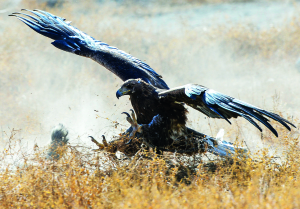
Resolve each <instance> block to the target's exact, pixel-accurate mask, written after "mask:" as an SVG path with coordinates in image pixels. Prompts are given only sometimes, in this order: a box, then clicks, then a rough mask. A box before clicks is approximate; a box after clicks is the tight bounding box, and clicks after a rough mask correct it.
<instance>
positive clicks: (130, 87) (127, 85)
mask: <svg viewBox="0 0 300 209" xmlns="http://www.w3.org/2000/svg"><path fill="white" fill-rule="evenodd" d="M145 85H148V84H147V83H145V82H144V81H143V80H142V79H140V78H138V79H129V80H127V81H125V82H124V83H123V85H122V86H121V88H120V89H119V90H118V91H117V93H116V96H117V98H118V99H119V97H121V96H123V95H131V94H134V93H135V92H137V91H138V89H141V88H143V86H145Z"/></svg>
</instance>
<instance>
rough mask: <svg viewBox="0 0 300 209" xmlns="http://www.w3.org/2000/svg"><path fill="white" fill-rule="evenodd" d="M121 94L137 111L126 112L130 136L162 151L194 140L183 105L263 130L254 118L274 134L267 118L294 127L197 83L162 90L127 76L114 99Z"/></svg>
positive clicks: (187, 144) (261, 110)
mask: <svg viewBox="0 0 300 209" xmlns="http://www.w3.org/2000/svg"><path fill="white" fill-rule="evenodd" d="M123 95H130V100H131V104H132V106H133V109H134V111H135V113H136V115H135V113H134V112H133V111H132V114H131V115H130V114H128V113H125V114H126V115H127V121H128V122H129V123H130V124H131V126H132V129H133V131H132V132H131V134H130V137H131V138H133V137H134V135H135V134H137V133H138V134H139V135H140V136H141V137H142V138H143V142H144V143H145V144H147V145H148V146H150V147H155V148H156V149H161V150H164V149H166V148H169V147H178V145H180V147H184V146H186V147H185V148H186V149H189V148H190V147H189V146H191V143H189V140H191V139H193V132H192V131H191V129H189V128H187V127H186V122H187V112H188V111H187V109H186V108H185V107H184V104H186V105H188V106H191V107H192V108H194V109H196V110H198V111H200V112H202V113H203V114H205V115H206V116H208V117H211V118H221V119H224V120H226V121H227V122H228V123H230V124H231V122H230V121H229V119H230V118H237V117H243V118H245V119H246V120H248V121H249V122H250V123H251V124H253V125H254V126H255V127H256V128H258V129H259V130H260V131H262V129H261V127H260V126H259V125H258V124H257V122H256V121H255V120H257V121H259V122H260V123H262V124H263V125H265V126H266V127H267V128H268V129H269V130H270V131H271V132H272V133H273V134H274V135H275V136H276V137H278V133H277V131H276V130H275V129H274V128H273V126H272V125H271V124H270V123H269V119H273V120H275V121H277V122H279V123H280V124H281V125H283V126H284V127H286V128H287V129H288V130H291V129H290V126H293V127H295V125H293V124H292V123H291V122H289V121H288V120H286V119H284V118H282V117H281V116H279V115H277V114H275V113H272V112H268V111H266V110H263V109H261V108H258V107H255V106H253V105H251V104H248V103H246V102H243V101H241V100H238V99H235V98H233V97H230V96H227V95H225V94H222V93H219V92H217V91H214V90H212V89H209V88H207V87H204V86H201V85H197V84H187V85H184V86H180V87H176V88H172V89H169V90H163V89H159V88H156V87H155V86H152V85H150V84H148V83H146V82H144V81H143V80H142V79H129V80H127V81H125V82H124V83H123V85H122V86H121V88H120V89H119V90H118V91H117V92H116V96H117V98H119V97H121V96H123ZM191 136H192V137H191ZM192 144H193V143H192ZM174 145H176V146H174Z"/></svg>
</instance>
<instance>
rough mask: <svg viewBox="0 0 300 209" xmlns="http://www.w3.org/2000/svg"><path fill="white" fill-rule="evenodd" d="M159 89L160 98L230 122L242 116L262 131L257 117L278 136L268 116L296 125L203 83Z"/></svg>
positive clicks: (283, 123)
mask: <svg viewBox="0 0 300 209" xmlns="http://www.w3.org/2000/svg"><path fill="white" fill-rule="evenodd" d="M157 91H158V96H159V97H160V99H165V100H171V101H174V102H184V103H185V104H187V105H189V106H191V107H193V108H194V109H196V110H198V111H200V112H202V113H204V114H205V115H207V116H208V117H211V118H223V119H225V120H226V121H228V122H229V123H230V121H229V120H228V119H230V118H236V117H239V116H241V117H243V118H245V119H246V120H248V121H249V122H250V123H252V124H253V125H254V126H255V127H256V128H258V129H259V130H260V131H262V129H261V128H260V127H259V125H258V124H257V123H256V122H255V121H254V120H253V119H256V120H258V121H259V122H261V123H262V124H264V125H265V126H266V127H267V128H268V129H270V130H271V131H272V132H273V133H274V134H275V135H276V136H278V134H277V131H276V130H275V129H274V128H273V127H272V126H271V124H270V123H269V122H268V121H269V119H268V118H267V117H269V118H272V119H273V120H275V121H278V122H279V123H281V124H282V125H283V126H284V127H286V128H287V129H288V130H291V129H290V127H289V125H291V126H294V127H295V125H293V124H292V123H291V122H289V121H288V120H286V119H284V118H282V117H280V116H279V115H277V114H275V113H271V112H268V111H266V110H263V109H260V108H258V107H255V106H253V105H251V104H248V103H246V102H243V101H241V100H238V99H235V98H233V97H230V96H227V95H225V94H222V93H219V92H216V91H214V90H212V89H209V88H206V87H204V86H201V85H197V84H187V85H184V86H180V87H177V88H173V89H170V90H157ZM265 116H267V117H265ZM288 124H289V125H288Z"/></svg>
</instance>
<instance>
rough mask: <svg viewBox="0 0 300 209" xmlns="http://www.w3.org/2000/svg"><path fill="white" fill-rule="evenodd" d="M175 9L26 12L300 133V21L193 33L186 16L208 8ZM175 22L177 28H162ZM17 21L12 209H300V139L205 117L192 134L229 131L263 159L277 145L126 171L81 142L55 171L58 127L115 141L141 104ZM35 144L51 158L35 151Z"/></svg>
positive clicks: (126, 163)
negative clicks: (60, 22) (50, 150)
mask: <svg viewBox="0 0 300 209" xmlns="http://www.w3.org/2000/svg"><path fill="white" fill-rule="evenodd" d="M172 2H173V3H172V4H164V3H159V1H158V3H157V4H135V5H132V4H121V5H119V4H116V3H111V2H110V3H109V2H108V3H103V4H102V3H95V2H94V1H84V2H81V3H80V4H79V3H77V4H73V3H72V1H71V2H69V3H68V2H66V3H64V4H63V6H61V7H54V8H48V7H47V6H46V4H45V3H36V2H35V1H24V2H23V3H22V4H20V5H19V6H20V8H30V9H33V8H39V9H46V10H47V11H49V12H52V13H54V14H56V15H59V16H63V17H66V18H67V20H72V21H73V25H75V26H77V27H78V28H80V29H81V30H82V31H84V32H86V33H88V34H90V35H92V36H93V37H95V38H97V39H100V40H103V41H105V42H107V43H109V44H111V45H113V46H117V47H118V48H120V49H122V50H124V51H126V52H130V53H131V54H132V55H134V56H136V57H139V58H140V59H142V60H146V62H147V63H148V64H150V66H152V67H153V68H154V69H155V70H156V71H157V72H158V73H160V74H162V75H163V77H164V79H165V80H166V82H167V83H168V84H169V85H170V86H171V87H173V86H178V85H182V84H186V83H199V84H203V85H206V86H208V87H211V88H213V89H216V90H218V91H221V92H223V93H226V94H229V95H232V96H235V97H238V98H240V99H242V100H245V101H247V102H249V103H253V104H255V105H257V106H260V107H263V108H265V109H268V110H273V111H274V112H276V113H279V114H281V115H282V116H283V117H285V118H288V119H289V120H291V121H293V122H294V123H295V125H298V127H299V122H298V121H297V120H296V118H299V117H300V115H299V111H298V109H299V103H300V99H299V94H300V89H299V80H300V75H299V72H297V69H296V68H295V67H294V63H295V61H296V60H297V58H298V56H299V54H300V50H299V49H300V46H299V45H300V40H299V34H300V27H299V20H300V19H299V17H298V16H294V17H293V18H292V20H291V21H290V20H288V21H286V22H285V23H284V24H282V25H280V26H276V27H270V28H262V29H261V28H260V29H257V28H256V27H253V26H252V25H251V24H248V23H244V24H237V25H235V24H228V25H227V24H221V25H219V24H215V25H212V26H207V25H205V26H202V25H201V26H199V27H191V26H190V24H191V22H190V21H189V19H184V18H183V19H181V18H180V17H177V15H176V14H177V12H178V14H181V13H180V12H182V11H185V10H190V9H193V8H194V7H195V5H197V4H198V3H199V2H200V4H199V5H200V7H202V6H203V5H202V3H203V2H205V1H193V0H191V1H189V2H191V3H192V4H183V3H182V1H179V0H178V1H177V0H176V1H172ZM220 2H221V1H218V0H216V1H213V3H220ZM222 2H224V1H222ZM226 2H232V1H226ZM234 2H237V1H234ZM267 2H271V1H267ZM278 2H280V1H278ZM153 5H154V6H153ZM158 5H159V6H158ZM16 11H19V8H18V9H16ZM12 12H13V11H12ZM172 13H173V14H174V16H172V17H171V21H169V22H167V23H165V24H164V23H161V22H160V21H162V20H165V19H158V20H156V19H155V18H156V17H160V16H163V17H164V15H166V16H168V15H169V14H172ZM6 15H7V14H5V15H2V14H1V16H0V34H1V39H0V58H1V59H0V66H1V70H0V79H1V84H0V86H1V91H0V98H1V102H2V103H1V109H0V116H1V121H0V123H1V124H0V125H1V132H2V137H1V140H0V141H1V144H2V145H1V150H0V151H1V154H0V157H1V169H0V202H1V204H0V208H51V207H52V208H89V207H92V208H130V207H131V208H299V205H300V203H299V200H300V198H299V197H300V190H299V188H300V181H299V177H300V174H299V171H298V170H299V167H300V162H299V145H298V142H299V133H298V131H297V129H294V130H293V131H292V132H291V133H290V132H287V131H286V130H284V129H283V128H282V127H280V126H279V125H278V124H275V123H274V124H272V125H274V126H275V128H276V129H277V130H278V132H279V135H280V137H279V138H274V137H273V136H272V135H271V134H270V132H268V131H267V130H264V135H260V134H259V133H258V131H256V130H254V128H253V129H251V125H250V124H247V123H246V122H242V121H238V122H234V126H232V127H231V128H229V127H230V126H229V125H228V124H226V122H221V121H215V120H209V121H207V120H202V119H201V120H199V117H202V118H203V116H202V115H200V114H196V113H195V112H193V111H191V114H190V117H189V118H190V121H191V122H190V124H189V125H190V126H192V127H195V129H196V130H198V131H201V132H204V133H207V134H210V135H213V136H214V135H215V134H216V132H217V131H218V130H219V128H225V131H226V133H227V135H226V138H225V139H226V140H229V141H237V142H241V141H244V140H245V141H246V143H247V144H248V145H249V147H250V149H251V150H252V151H253V150H258V149H257V148H256V146H257V144H259V143H263V145H264V146H265V149H263V150H259V151H257V153H256V152H255V151H254V152H253V153H252V154H251V157H250V158H247V159H240V158H237V157H236V158H234V161H233V163H228V162H224V161H222V160H215V161H211V162H210V161H207V159H206V157H204V156H203V157H202V161H200V159H199V156H198V158H197V159H196V161H195V162H194V159H192V158H190V159H188V158H187V157H183V156H180V155H176V156H174V155H170V154H165V156H164V157H160V158H159V157H157V156H152V154H151V153H150V154H149V155H150V156H151V158H146V157H145V156H144V155H140V154H139V155H136V156H135V157H133V158H132V159H130V160H129V159H125V160H117V159H116V158H114V157H112V156H111V155H109V154H107V153H104V152H101V153H95V152H93V151H92V150H91V147H92V145H91V144H90V145H83V144H84V143H81V144H80V143H79V144H77V145H75V143H74V141H73V142H72V140H71V145H69V147H68V149H67V152H66V153H65V155H64V157H63V158H62V159H60V160H59V161H58V162H51V161H47V160H45V154H44V152H43V148H42V147H43V145H45V144H47V143H48V141H49V140H48V139H49V138H50V133H49V132H50V127H51V126H53V125H55V124H56V123H58V122H62V123H65V124H66V125H67V126H68V127H71V129H70V133H75V134H74V135H75V136H73V138H74V139H77V138H79V139H80V140H81V141H84V140H87V139H85V138H84V136H85V135H86V134H87V133H88V134H91V135H93V136H95V137H98V138H100V137H99V136H101V135H102V134H106V135H114V134H115V133H119V132H121V131H120V127H121V128H126V127H127V124H126V122H125V120H124V118H123V117H121V116H120V113H121V112H122V111H128V109H129V108H130V103H129V102H128V101H124V100H120V101H117V100H116V99H115V96H114V95H115V91H116V89H117V86H119V85H120V84H121V81H120V80H119V79H117V78H116V77H114V76H113V75H112V74H111V73H110V72H108V71H107V70H105V69H103V68H102V67H100V66H99V65H98V64H96V63H93V62H92V61H91V60H88V59H84V58H80V57H76V56H75V55H71V54H67V53H65V52H61V51H59V50H57V49H55V48H54V47H53V46H51V45H50V40H48V39H46V38H44V37H41V36H40V35H38V34H36V33H35V32H32V31H30V29H28V28H26V26H25V25H23V24H22V23H20V22H18V21H17V20H16V19H13V18H11V17H7V16H6ZM174 22H175V23H174ZM176 27H178V28H179V29H178V28H177V29H176ZM174 28H175V29H174ZM272 95H275V96H274V100H275V105H274V101H273V100H272ZM278 95H280V99H278V98H279V97H278ZM114 104H116V106H113V105H114ZM278 104H280V105H278ZM94 110H97V112H95V111H94ZM291 115H293V116H294V117H293V118H292V117H291ZM107 117H108V118H109V121H108V120H107V119H106V118H107ZM110 120H112V121H118V122H115V123H113V124H112V123H111V122H110ZM208 122H209V123H208ZM119 123H120V124H121V125H117V124H119ZM12 127H14V128H15V129H11V128H12ZM248 127H249V129H245V128H248ZM78 135H79V136H80V137H78ZM80 140H79V141H80ZM34 142H37V143H38V145H39V146H40V149H39V150H38V149H36V150H35V151H31V150H32V148H33V144H34ZM94 148H95V147H94ZM272 155H273V156H272ZM274 156H280V158H279V159H278V158H274ZM11 162H14V163H11Z"/></svg>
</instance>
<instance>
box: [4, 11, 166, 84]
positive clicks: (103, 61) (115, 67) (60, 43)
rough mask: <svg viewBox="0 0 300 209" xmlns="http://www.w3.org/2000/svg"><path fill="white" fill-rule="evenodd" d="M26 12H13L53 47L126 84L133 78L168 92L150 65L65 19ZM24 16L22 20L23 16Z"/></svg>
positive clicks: (36, 12) (35, 12)
mask: <svg viewBox="0 0 300 209" xmlns="http://www.w3.org/2000/svg"><path fill="white" fill-rule="evenodd" d="M23 10H24V11H28V12H31V13H32V14H33V15H32V14H27V13H18V12H16V13H13V14H11V15H10V16H15V17H17V18H18V19H19V20H21V21H22V22H24V23H25V24H26V25H28V26H29V27H30V28H31V29H33V30H34V31H36V32H38V33H39V34H42V35H43V36H46V37H48V38H51V39H53V40H55V41H54V42H52V44H53V45H54V46H55V47H57V48H59V49H61V50H63V51H66V52H71V53H73V54H77V55H80V56H84V57H87V58H91V59H92V60H94V61H96V62H98V63H99V64H100V65H102V66H104V67H105V68H107V69H108V70H110V71H111V72H112V73H114V74H115V75H117V76H118V77H120V78H121V79H122V80H123V81H126V80H128V79H132V78H141V79H143V80H144V81H145V82H146V83H149V84H151V85H153V86H155V87H157V88H161V89H168V88H169V87H168V85H167V84H166V83H165V82H164V80H162V77H161V76H160V75H158V74H157V73H156V72H155V71H154V70H153V69H152V68H151V67H150V66H149V65H147V64H146V63H144V62H143V61H141V60H140V59H137V58H135V57H133V56H131V55H130V54H128V53H126V52H124V51H122V50H120V49H118V48H116V47H113V46H109V45H108V44H106V43H104V42H102V41H98V40H96V39H94V38H93V37H91V36H89V35H87V34H86V33H83V32H82V31H80V30H79V29H77V28H76V27H74V26H72V25H70V23H69V22H66V21H65V19H64V18H61V17H57V16H55V15H52V14H50V13H48V12H45V11H42V10H33V11H31V10H26V9H23ZM21 15H23V16H25V17H23V16H21Z"/></svg>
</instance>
